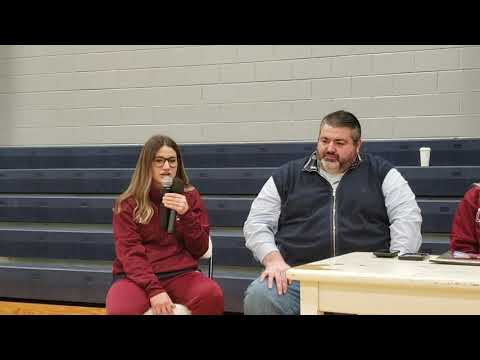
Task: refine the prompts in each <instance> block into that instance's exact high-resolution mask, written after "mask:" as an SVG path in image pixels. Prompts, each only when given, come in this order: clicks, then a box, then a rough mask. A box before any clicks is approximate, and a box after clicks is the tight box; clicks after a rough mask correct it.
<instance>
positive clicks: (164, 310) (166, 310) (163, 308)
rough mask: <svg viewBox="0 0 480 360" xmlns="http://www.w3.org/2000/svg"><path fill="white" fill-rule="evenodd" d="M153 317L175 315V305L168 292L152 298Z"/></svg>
mask: <svg viewBox="0 0 480 360" xmlns="http://www.w3.org/2000/svg"><path fill="white" fill-rule="evenodd" d="M150 305H151V306H152V312H153V315H173V308H174V307H175V304H174V303H173V302H172V300H170V296H168V294H167V293H166V292H161V293H160V294H157V295H155V296H152V297H151V298H150Z"/></svg>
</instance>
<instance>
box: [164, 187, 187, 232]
mask: <svg viewBox="0 0 480 360" xmlns="http://www.w3.org/2000/svg"><path fill="white" fill-rule="evenodd" d="M184 187H185V184H184V183H183V181H182V180H180V179H179V178H174V179H173V184H172V187H171V191H170V192H172V193H176V194H183V189H184ZM176 219H177V212H176V211H175V210H172V209H170V215H169V217H168V227H167V233H169V234H173V233H174V232H175V220H176Z"/></svg>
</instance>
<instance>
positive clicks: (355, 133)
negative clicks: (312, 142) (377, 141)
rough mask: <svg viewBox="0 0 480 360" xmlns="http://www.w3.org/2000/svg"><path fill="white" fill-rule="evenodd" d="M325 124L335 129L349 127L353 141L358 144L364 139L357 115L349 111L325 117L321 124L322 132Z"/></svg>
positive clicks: (336, 112)
mask: <svg viewBox="0 0 480 360" xmlns="http://www.w3.org/2000/svg"><path fill="white" fill-rule="evenodd" d="M325 124H327V125H330V126H333V127H348V128H350V129H352V139H353V142H354V143H357V142H358V140H360V138H361V137H362V127H361V126H360V122H359V121H358V119H357V118H356V116H355V115H353V114H352V113H350V112H348V111H345V110H339V111H335V112H333V113H331V114H328V115H327V116H325V117H324V118H323V120H322V122H321V123H320V131H322V128H323V126H324V125H325Z"/></svg>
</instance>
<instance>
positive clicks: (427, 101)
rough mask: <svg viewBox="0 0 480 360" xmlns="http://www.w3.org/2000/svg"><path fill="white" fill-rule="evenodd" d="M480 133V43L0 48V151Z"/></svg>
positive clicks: (456, 135) (422, 136)
mask: <svg viewBox="0 0 480 360" xmlns="http://www.w3.org/2000/svg"><path fill="white" fill-rule="evenodd" d="M338 109H345V110H349V111H352V112H353V113H355V114H356V115H357V116H358V117H359V118H360V120H361V122H362V125H363V128H364V138H367V139H373V138H375V139H385V138H387V139H389V138H425V137H428V138H434V137H472V136H473V137H478V136H480V115H479V114H480V46H459V45H454V46H452V45H450V46H449V45H428V46H427V45H425V46H423V45H411V46H408V45H388V46H384V45H375V46H369V45H354V46H349V45H342V46H332V45H315V46H313V45H312V46H306V45H301V46H296V45H289V46H287V45H281V46H277V45H261V46H260V45H259V46H239V45H221V46H211V45H209V46H185V45H168V46H160V45H155V46H154V45H150V46H148V45H147V46H145V45H134V46H103V45H96V46H85V45H70V46H68V45H65V46H58V45H57V46H40V45H34V46H10V45H8V46H6V45H3V46H0V120H1V121H0V145H1V146H8V145H25V146H31V145H63V144H65V145H71V144H79V145H81V144H138V143H143V142H144V141H145V140H146V139H147V138H148V137H149V136H150V135H152V134H154V133H165V134H168V135H170V136H172V137H174V139H176V140H177V141H178V142H180V143H219V142H273V141H300V140H308V141H313V140H315V139H316V136H317V132H318V125H319V120H320V119H321V118H322V117H323V116H324V115H326V114H327V113H329V112H331V111H335V110H338Z"/></svg>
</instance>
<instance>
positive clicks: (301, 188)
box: [273, 154, 393, 266]
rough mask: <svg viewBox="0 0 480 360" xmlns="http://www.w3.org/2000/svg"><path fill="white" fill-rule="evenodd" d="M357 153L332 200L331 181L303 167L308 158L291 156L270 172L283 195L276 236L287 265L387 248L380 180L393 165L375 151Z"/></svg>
mask: <svg viewBox="0 0 480 360" xmlns="http://www.w3.org/2000/svg"><path fill="white" fill-rule="evenodd" d="M361 156H362V161H361V162H360V163H359V165H358V166H357V167H354V168H351V169H349V170H348V171H347V172H346V173H345V175H344V176H343V177H342V179H341V180H340V183H339V184H338V187H337V190H336V196H335V198H336V199H335V201H334V197H333V189H332V186H331V185H330V183H329V182H328V181H327V180H326V179H324V178H323V177H322V176H320V175H319V174H318V173H317V172H316V171H314V172H307V171H305V170H304V169H303V167H304V165H305V163H306V162H307V161H308V159H309V157H306V158H304V159H299V160H294V161H290V162H288V163H287V164H285V165H283V166H281V167H280V168H278V169H277V170H276V171H275V172H274V174H273V180H274V182H275V185H276V187H277V190H278V193H279V195H280V198H281V213H280V218H279V222H278V231H277V234H276V235H275V241H276V243H277V246H278V248H279V250H280V253H281V254H282V256H283V257H284V259H285V261H286V262H287V263H288V264H289V265H291V266H296V265H300V264H304V263H308V262H312V261H317V260H321V259H324V258H328V257H332V256H337V255H341V254H345V253H349V252H352V251H373V250H377V249H380V248H385V247H388V244H389V242H390V228H389V226H390V222H389V219H388V215H387V210H386V208H385V199H384V196H383V193H382V183H383V180H384V178H385V176H386V175H387V173H388V172H389V171H390V169H392V167H393V166H392V165H391V164H390V163H388V162H387V161H386V160H383V159H382V158H379V157H377V156H374V155H370V154H362V155H361ZM334 203H335V210H336V211H335V225H336V226H335V228H336V231H335V236H333V228H334V225H333V220H334V216H333V208H334Z"/></svg>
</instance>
